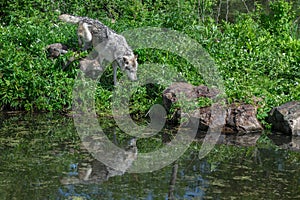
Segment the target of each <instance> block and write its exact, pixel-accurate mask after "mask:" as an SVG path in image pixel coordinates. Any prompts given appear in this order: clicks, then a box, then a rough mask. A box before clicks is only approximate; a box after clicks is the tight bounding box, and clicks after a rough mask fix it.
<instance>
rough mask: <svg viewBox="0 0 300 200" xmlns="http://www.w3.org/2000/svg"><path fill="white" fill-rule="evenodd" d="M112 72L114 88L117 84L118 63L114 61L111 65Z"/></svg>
mask: <svg viewBox="0 0 300 200" xmlns="http://www.w3.org/2000/svg"><path fill="white" fill-rule="evenodd" d="M112 66H113V70H114V86H116V85H117V84H118V83H117V69H118V63H117V62H116V61H115V62H113V63H112Z"/></svg>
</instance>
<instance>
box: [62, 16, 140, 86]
mask: <svg viewBox="0 0 300 200" xmlns="http://www.w3.org/2000/svg"><path fill="white" fill-rule="evenodd" d="M59 19H60V20H62V21H65V22H68V23H73V24H78V30H77V35H78V43H79V45H80V46H82V49H83V50H87V49H89V48H93V50H94V51H96V52H97V54H98V55H97V56H96V57H95V58H94V59H97V61H98V62H99V63H100V64H102V63H103V61H104V60H106V61H109V62H112V63H113V68H114V70H113V71H114V84H115V85H116V84H117V67H118V66H119V67H120V68H121V70H122V71H124V72H126V73H127V76H128V78H129V79H130V80H132V81H135V80H137V75H136V73H137V68H138V63H137V56H135V55H134V53H133V51H132V49H131V48H130V46H129V45H128V44H127V41H126V39H125V38H124V37H123V36H122V35H119V34H117V33H116V32H115V31H113V30H111V29H110V28H109V27H107V26H106V25H104V24H103V23H101V22H100V21H98V20H94V19H90V18H88V17H77V16H73V15H68V14H63V15H60V16H59ZM83 63H84V62H83Z"/></svg>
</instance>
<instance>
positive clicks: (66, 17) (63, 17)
mask: <svg viewBox="0 0 300 200" xmlns="http://www.w3.org/2000/svg"><path fill="white" fill-rule="evenodd" d="M58 18H59V19H60V20H62V21H64V22H68V23H71V24H77V23H79V22H80V21H81V19H82V17H76V16H73V15H68V14H62V15H60V16H59V17H58Z"/></svg>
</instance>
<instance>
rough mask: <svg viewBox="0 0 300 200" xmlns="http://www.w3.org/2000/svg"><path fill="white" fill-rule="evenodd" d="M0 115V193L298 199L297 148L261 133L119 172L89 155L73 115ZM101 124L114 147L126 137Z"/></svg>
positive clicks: (299, 165)
mask: <svg viewBox="0 0 300 200" xmlns="http://www.w3.org/2000/svg"><path fill="white" fill-rule="evenodd" d="M0 119H1V122H0V152H1V153H0V199H1V200H2V199H24V200H27V199H28V200H33V199H39V200H40V199H59V200H60V199H74V200H77V199H145V200H151V199H168V198H170V199H300V153H299V152H298V151H291V150H284V149H283V148H281V147H277V146H276V145H274V142H273V141H272V140H270V139H268V138H267V137H262V138H261V139H259V141H258V142H257V144H256V145H255V146H248V147H241V146H234V145H218V146H216V147H215V148H214V149H213V150H212V151H211V152H210V154H208V155H207V156H206V157H205V158H203V159H201V160H199V159H198V149H199V146H200V145H199V144H197V143H196V142H195V143H194V144H192V146H191V147H190V149H188V150H187V151H186V153H185V154H184V155H182V156H181V158H180V159H179V160H178V161H177V162H176V163H174V164H172V165H169V166H166V167H164V168H162V169H161V170H158V171H154V172H151V173H140V174H139V173H135V174H132V173H125V174H123V175H122V173H119V174H118V173H115V172H113V171H111V170H108V169H107V168H106V166H104V165H103V164H102V163H100V162H99V161H97V160H95V159H93V157H91V156H90V155H89V153H88V152H87V151H86V150H85V149H84V148H83V147H82V145H81V142H80V139H79V137H78V135H77V133H76V131H75V128H74V125H73V120H72V118H68V117H62V116H59V115H54V114H38V115H22V114H10V115H8V114H2V115H0ZM106 122H107V123H106ZM101 126H103V127H104V129H105V131H106V132H107V134H108V136H109V138H110V139H111V140H112V141H115V142H116V143H118V144H120V145H121V146H122V144H123V143H124V145H125V144H127V143H126V142H124V141H127V140H129V139H130V138H127V137H125V136H123V137H122V134H120V133H118V131H116V132H115V136H114V134H113V133H114V131H113V130H114V129H112V126H113V123H112V122H111V120H104V121H103V122H102V124H101ZM158 138H160V137H159V136H158V137H157V138H156V139H155V140H153V141H157V140H158ZM292 139H294V140H293V141H297V139H296V140H295V138H292ZM284 140H286V142H287V143H288V142H291V138H289V137H285V138H282V137H277V138H276V141H277V142H276V143H280V142H282V141H284ZM233 143H234V142H233ZM152 144H153V146H152V147H151V145H150V146H149V144H148V146H147V145H146V144H144V141H142V142H140V141H139V140H138V142H137V148H138V150H139V151H140V149H141V151H143V150H144V149H145V148H150V147H151V148H155V147H154V146H155V145H161V144H160V143H159V142H158V141H157V142H156V143H155V142H152ZM281 145H282V147H290V146H291V143H290V144H286V146H284V144H281ZM293 147H294V150H297V148H296V145H294V146H293Z"/></svg>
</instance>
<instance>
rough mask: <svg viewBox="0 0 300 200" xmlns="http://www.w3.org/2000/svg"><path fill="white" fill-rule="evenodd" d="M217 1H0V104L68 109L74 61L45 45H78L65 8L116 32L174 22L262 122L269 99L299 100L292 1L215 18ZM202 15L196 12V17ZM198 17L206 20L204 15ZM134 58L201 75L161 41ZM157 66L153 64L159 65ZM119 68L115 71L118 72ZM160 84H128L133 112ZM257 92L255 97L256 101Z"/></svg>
mask: <svg viewBox="0 0 300 200" xmlns="http://www.w3.org/2000/svg"><path fill="white" fill-rule="evenodd" d="M216 2H217V1H214V0H210V1H207V5H206V7H205V9H207V10H206V11H207V12H205V13H207V14H206V15H205V17H204V18H202V17H201V18H199V9H198V7H197V1H195V0H189V1H184V2H177V1H171V0H158V1H150V0H146V1H133V0H130V1H129V2H128V3H127V4H126V5H129V6H126V5H125V4H124V3H123V2H121V1H113V2H111V1H106V0H104V1H101V2H98V1H93V0H89V1H81V0H78V1H76V2H75V1H74V2H73V1H70V2H68V3H65V2H63V1H55V2H53V1H31V0H26V1H18V0H14V1H13V0H11V1H6V2H5V3H4V2H3V3H0V4H1V6H2V7H3V9H2V11H1V13H0V14H1V25H0V29H1V31H0V34H1V36H0V41H1V42H0V47H1V48H0V88H1V89H0V108H1V110H27V111H66V112H68V111H70V110H71V106H72V90H73V86H74V79H75V78H76V76H77V64H78V62H75V63H73V64H72V65H71V66H69V68H68V69H67V70H65V71H63V70H62V65H63V63H65V62H66V61H67V60H68V58H69V57H70V56H71V55H70V54H67V55H64V56H62V57H60V58H58V59H55V60H50V59H48V58H47V54H46V51H45V47H46V46H47V45H49V44H52V43H56V42H61V43H64V44H67V45H68V46H69V47H71V48H74V49H77V50H78V45H77V38H76V27H75V26H73V25H69V24H65V23H63V22H60V21H58V16H59V14H62V13H70V14H75V15H81V16H89V17H91V18H97V19H99V20H101V21H102V22H103V23H105V24H107V25H108V26H110V27H111V28H112V29H114V30H116V31H117V32H119V33H121V32H123V31H126V30H129V29H134V28H138V27H149V26H151V27H164V28H168V29H172V30H177V31H179V32H181V33H183V34H186V35H187V36H188V37H190V38H193V39H195V40H196V41H198V43H199V44H200V45H202V47H203V48H204V49H205V50H206V51H207V52H208V53H209V54H210V56H211V57H212V58H213V59H214V61H215V63H216V66H217V67H218V69H219V73H220V75H221V77H222V80H223V83H224V87H225V92H226V95H227V98H228V100H229V101H230V102H236V101H243V102H247V103H252V104H257V105H258V108H259V109H258V118H259V120H261V122H262V123H263V124H264V125H267V124H266V123H265V122H264V119H265V117H266V116H267V113H268V112H269V111H270V109H271V108H272V107H274V106H278V105H280V104H282V103H285V102H288V101H291V100H299V97H300V86H299V81H300V66H299V65H300V64H299V63H300V62H299V61H300V60H299V59H300V55H299V54H300V41H299V39H298V38H297V34H295V30H296V29H297V26H296V24H295V23H293V22H294V21H295V19H296V16H295V12H293V11H292V4H291V3H287V2H286V1H283V0H276V1H274V2H271V4H270V12H266V11H265V10H264V9H259V8H260V7H259V6H257V10H256V11H254V12H251V13H248V14H239V16H238V17H237V18H236V19H235V22H234V23H231V22H225V21H222V22H219V23H216V22H215V21H214V20H213V16H212V13H213V8H214V5H216ZM200 19H201V20H200ZM202 19H204V20H202ZM136 53H137V54H138V55H139V58H138V61H139V63H140V65H141V66H142V64H145V63H158V64H160V65H165V66H168V67H170V68H171V69H172V70H175V71H177V72H179V73H180V74H181V75H182V76H183V78H184V79H185V80H187V81H188V82H189V83H192V84H194V85H199V84H202V83H205V81H204V79H203V77H201V74H199V73H198V72H197V71H195V69H194V68H193V66H192V65H191V64H190V63H189V62H187V60H185V59H183V58H181V57H180V56H178V55H175V54H174V53H171V52H168V51H163V50H159V49H139V50H136ZM157 73H159V72H157ZM120 76H121V73H119V77H120ZM111 85H112V69H108V70H107V71H105V73H104V75H103V76H102V77H101V79H100V81H99V84H98V87H97V89H96V92H95V98H96V101H95V102H96V104H95V105H96V109H97V112H98V114H100V115H111V104H110V102H111V100H112V97H113V87H112V86H111ZM164 89H165V87H164V85H160V84H156V85H153V84H148V85H144V86H142V87H139V88H138V89H137V90H135V91H134V93H133V94H132V97H131V99H130V111H131V114H132V115H134V116H136V117H137V118H143V116H145V114H146V113H147V112H148V110H149V109H150V108H151V106H152V105H153V104H155V103H161V102H162V98H161V94H162V91H163V90H164ZM253 99H256V100H257V99H258V100H259V101H258V102H257V101H254V100H253Z"/></svg>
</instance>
